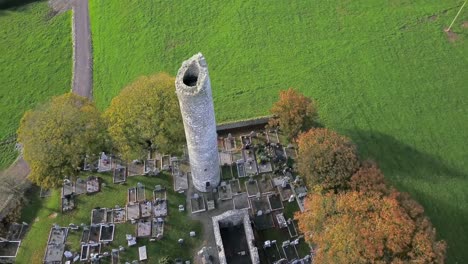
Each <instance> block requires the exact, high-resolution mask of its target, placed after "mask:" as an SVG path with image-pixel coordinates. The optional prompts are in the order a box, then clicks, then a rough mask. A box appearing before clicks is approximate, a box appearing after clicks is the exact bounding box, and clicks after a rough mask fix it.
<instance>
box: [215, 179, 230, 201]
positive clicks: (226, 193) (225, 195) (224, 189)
mask: <svg viewBox="0 0 468 264" xmlns="http://www.w3.org/2000/svg"><path fill="white" fill-rule="evenodd" d="M218 194H219V198H220V199H221V200H230V199H232V190H231V185H230V184H226V182H222V183H221V186H219V187H218Z"/></svg>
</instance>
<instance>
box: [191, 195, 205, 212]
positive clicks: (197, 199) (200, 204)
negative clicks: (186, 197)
mask: <svg viewBox="0 0 468 264" xmlns="http://www.w3.org/2000/svg"><path fill="white" fill-rule="evenodd" d="M190 205H191V206H192V214H194V213H199V212H204V211H206V206H205V200H204V199H203V196H202V195H199V194H196V195H194V197H192V198H190Z"/></svg>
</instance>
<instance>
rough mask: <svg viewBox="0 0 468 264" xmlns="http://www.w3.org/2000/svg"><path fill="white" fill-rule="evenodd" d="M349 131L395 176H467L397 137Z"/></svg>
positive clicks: (429, 178) (363, 153) (364, 151)
mask: <svg viewBox="0 0 468 264" xmlns="http://www.w3.org/2000/svg"><path fill="white" fill-rule="evenodd" d="M345 132H346V134H347V135H348V136H349V137H350V138H351V139H352V140H353V142H355V143H356V144H357V146H358V150H359V153H360V156H361V157H363V158H369V159H372V160H375V161H376V162H377V163H378V165H379V166H380V168H381V169H382V171H383V172H384V173H385V174H386V175H388V176H389V177H391V178H393V177H398V175H408V176H411V177H414V178H420V179H424V180H426V181H431V182H434V183H435V182H439V181H441V180H444V179H447V178H464V179H466V177H467V175H466V174H464V173H463V172H461V171H459V170H457V169H454V168H451V167H450V166H448V165H447V164H445V163H444V162H443V161H441V160H440V159H439V158H437V157H434V156H432V155H430V154H427V153H424V152H421V151H419V150H417V149H415V148H413V147H412V146H409V145H407V144H405V143H402V142H400V141H399V140H397V139H396V138H394V137H393V136H390V135H387V134H384V133H380V132H375V131H364V130H347V131H345Z"/></svg>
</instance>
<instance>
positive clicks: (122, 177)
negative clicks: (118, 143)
mask: <svg viewBox="0 0 468 264" xmlns="http://www.w3.org/2000/svg"><path fill="white" fill-rule="evenodd" d="M126 180H127V170H126V168H125V167H117V168H115V169H114V173H113V177H112V181H113V182H114V183H122V182H125V181H126Z"/></svg>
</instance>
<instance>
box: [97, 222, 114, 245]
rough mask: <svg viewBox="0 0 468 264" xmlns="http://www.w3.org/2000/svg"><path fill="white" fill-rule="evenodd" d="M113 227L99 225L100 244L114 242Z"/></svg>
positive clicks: (111, 225)
mask: <svg viewBox="0 0 468 264" xmlns="http://www.w3.org/2000/svg"><path fill="white" fill-rule="evenodd" d="M114 231H115V225H113V224H110V225H101V230H100V235H99V241H100V242H111V241H113V240H114Z"/></svg>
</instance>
